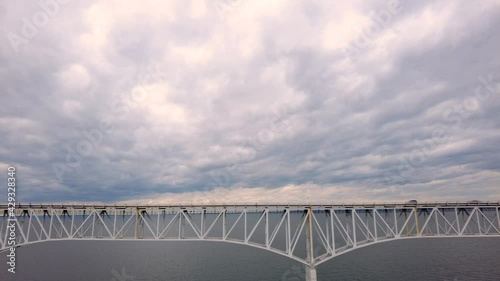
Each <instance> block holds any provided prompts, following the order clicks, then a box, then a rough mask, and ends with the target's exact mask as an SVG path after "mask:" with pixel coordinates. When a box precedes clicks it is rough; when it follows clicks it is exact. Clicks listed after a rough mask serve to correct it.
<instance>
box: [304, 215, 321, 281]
mask: <svg viewBox="0 0 500 281" xmlns="http://www.w3.org/2000/svg"><path fill="white" fill-rule="evenodd" d="M312 212H313V211H312V209H311V208H308V210H307V221H306V222H307V223H306V240H307V242H306V250H307V261H308V262H309V265H306V281H317V280H318V278H317V277H316V268H315V267H314V251H313V249H314V248H313V234H312V233H313V232H312V227H313V225H312V224H313V218H312Z"/></svg>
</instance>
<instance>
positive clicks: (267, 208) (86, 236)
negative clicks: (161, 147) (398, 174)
mask: <svg viewBox="0 0 500 281" xmlns="http://www.w3.org/2000/svg"><path fill="white" fill-rule="evenodd" d="M499 209H500V202H474V203H472V202H469V203H467V202H455V203H448V202H435V203H418V204H417V203H413V204H409V203H405V204H398V203H380V204H377V203H374V204H350V205H346V204H340V205H339V204H333V205H288V204H285V205H262V204H260V205H241V204H240V205H238V204H236V205H224V204H221V205H157V206H150V205H136V206H128V205H88V204H86V205H85V204H84V205H75V204H71V205H69V204H62V205H61V204H15V205H14V204H10V205H0V210H3V217H0V235H1V236H0V252H2V251H10V250H12V249H11V247H13V248H15V247H22V246H26V245H29V244H34V243H39V242H45V241H56V240H60V241H62V240H73V241H75V240H84V241H87V240H120V241H134V240H135V241H136V240H144V241H159V240H175V241H214V242H226V243H236V244H242V245H247V246H251V247H256V248H260V249H264V250H267V251H271V252H273V253H276V254H279V255H282V256H285V257H288V258H291V259H293V260H295V261H297V262H300V263H302V264H304V266H305V269H306V280H309V281H313V280H317V278H316V267H317V266H318V265H320V264H322V263H324V262H326V261H328V260H330V259H332V258H335V257H338V256H340V255H342V254H345V253H348V252H350V251H352V250H355V249H359V248H362V247H366V246H369V245H374V244H377V243H382V242H387V241H395V240H401V239H413V238H451V237H500V216H499Z"/></svg>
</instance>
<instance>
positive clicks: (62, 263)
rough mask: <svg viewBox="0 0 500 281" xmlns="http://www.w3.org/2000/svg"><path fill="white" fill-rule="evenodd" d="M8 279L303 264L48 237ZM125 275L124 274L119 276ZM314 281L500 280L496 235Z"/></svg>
mask: <svg viewBox="0 0 500 281" xmlns="http://www.w3.org/2000/svg"><path fill="white" fill-rule="evenodd" d="M5 255H6V253H1V256H0V262H1V264H3V266H2V269H1V271H0V280H2V281H3V280H6V281H11V280H12V281H17V280H19V281H91V280H92V281H93V280H103V281H153V280H169V281H174V280H176V281H177V280H180V281H212V280H213V281H234V280H238V281H256V280H265V281H267V280H269V281H278V280H283V281H284V280H286V281H300V280H304V276H303V268H302V266H301V265H300V264H299V263H297V262H294V261H292V260H290V259H288V258H286V257H283V256H280V255H276V254H274V253H271V252H268V251H264V250H260V249H256V248H252V247H248V246H243V245H234V244H227V243H221V242H175V241H142V242H136V241H52V242H43V243H39V244H33V245H29V246H25V247H21V248H19V249H18V250H17V258H18V260H17V265H16V270H17V273H16V274H12V273H9V272H7V265H6V260H7V259H6V257H5ZM123 274H124V275H123ZM318 280H320V281H326V280H394V281H396V280H397V281H401V280H426V281H427V280H440V281H444V280H449V281H455V280H456V281H465V280H474V281H476V280H488V281H490V280H500V238H450V239H441V238H435V239H410V240H405V241H392V242H386V243H381V244H378V245H372V246H368V247H366V248H362V249H358V250H354V251H352V252H350V253H347V254H344V255H342V256H340V257H337V258H334V259H333V260H330V261H328V262H326V263H324V264H322V265H320V266H319V267H318Z"/></svg>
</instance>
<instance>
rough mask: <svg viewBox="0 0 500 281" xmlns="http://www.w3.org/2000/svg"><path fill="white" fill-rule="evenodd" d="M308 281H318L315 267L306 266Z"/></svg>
mask: <svg viewBox="0 0 500 281" xmlns="http://www.w3.org/2000/svg"><path fill="white" fill-rule="evenodd" d="M306 281H318V278H317V277H316V268H315V267H311V266H308V265H306Z"/></svg>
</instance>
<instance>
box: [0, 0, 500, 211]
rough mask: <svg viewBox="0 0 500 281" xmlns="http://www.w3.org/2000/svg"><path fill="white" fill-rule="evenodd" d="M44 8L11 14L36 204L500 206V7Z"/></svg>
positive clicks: (12, 101) (13, 161) (8, 60)
mask: <svg viewBox="0 0 500 281" xmlns="http://www.w3.org/2000/svg"><path fill="white" fill-rule="evenodd" d="M214 1H215V2H214ZM217 1H218V2H217ZM42 3H49V4H48V6H47V5H45V6H44V5H41V4H37V3H34V2H30V1H20V2H16V3H9V4H6V3H3V4H1V5H2V7H4V9H0V10H1V11H2V12H0V13H2V14H0V18H1V23H2V27H3V30H2V34H3V37H2V38H3V40H4V41H3V44H1V45H0V62H1V63H0V73H1V74H2V75H0V85H1V86H2V87H1V89H2V91H1V95H2V101H3V106H2V107H1V109H0V112H1V115H0V132H1V134H2V138H1V139H0V144H1V145H0V167H2V169H4V170H6V169H7V167H8V166H9V165H14V166H16V167H17V169H18V174H17V176H18V181H19V182H18V184H19V189H18V190H19V191H18V192H19V197H20V200H21V201H24V202H28V201H31V202H38V201H42V202H49V201H50V202H59V201H86V202H87V201H103V202H113V201H129V200H149V201H151V202H156V201H158V202H166V201H168V200H169V199H168V198H175V199H176V200H194V201H196V200H198V201H200V200H201V201H203V200H211V201H213V200H226V201H227V200H229V201H238V200H240V199H241V200H243V199H244V200H248V201H249V202H252V201H255V200H258V201H266V200H267V199H269V200H267V201H276V199H283V200H289V201H300V200H302V199H304V200H305V198H308V200H322V201H325V200H326V201H328V200H330V201H339V200H377V201H380V200H382V201H383V200H403V199H406V198H410V197H411V198H417V199H427V200H432V199H436V200H437V199H443V200H447V199H449V200H464V199H465V200H466V199H470V198H473V199H477V198H479V199H484V200H498V199H499V198H500V197H499V196H500V193H499V191H498V182H499V180H500V161H499V160H498V159H500V157H499V156H500V154H499V152H498V142H499V140H500V131H499V125H500V124H499V122H498V120H500V115H499V113H498V110H497V108H499V106H500V98H499V96H500V59H499V58H498V56H497V55H496V53H497V48H498V46H499V44H500V31H498V30H497V29H496V28H495V26H498V24H499V20H498V19H499V17H498V15H499V14H500V7H499V5H498V4H497V3H495V1H483V2H480V3H470V2H468V1H462V2H460V3H459V2H453V3H434V2H431V1H427V2H426V1H423V2H422V1H417V2H414V1H401V2H399V6H398V7H399V8H400V9H399V10H398V11H397V12H395V13H391V14H386V15H390V18H387V20H386V22H384V24H379V23H378V18H377V16H380V15H382V13H385V11H389V10H388V7H389V5H391V4H389V3H390V2H389V1H378V2H377V3H372V4H369V5H368V4H367V3H362V2H359V3H358V2H352V3H336V4H333V3H331V2H329V1H319V2H315V3H314V4H312V3H310V2H308V1H303V2H294V3H289V2H287V1H276V2H275V3H274V4H273V5H270V4H269V5H262V4H260V3H259V2H254V1H245V0H239V1H236V3H232V4H231V5H230V6H227V5H225V2H224V1H222V0H213V1H206V2H196V3H195V2H194V1H193V2H192V3H191V2H189V1H186V2H183V3H174V2H166V3H163V4H161V5H158V4H153V3H149V2H148V1H146V2H144V3H142V2H141V3H140V4H139V3H136V4H130V3H119V2H117V3H99V2H88V3H85V4H81V3H76V2H73V1H68V3H66V4H63V3H62V2H57V1H55V0H54V1H42ZM51 5H52V6H51ZM221 5H222V6H221ZM47 7H49V8H47ZM221 7H223V8H224V9H223V10H220V9H221ZM47 9H49V10H47ZM37 13H38V14H37ZM40 13H46V14H47V22H46V23H44V24H42V25H40V24H38V25H37V22H36V18H37V15H38V17H40ZM40 19H43V18H39V19H38V20H40ZM26 22H29V23H26ZM29 25H33V26H34V30H35V31H33V30H30V27H29ZM369 27H372V28H374V27H378V28H379V30H378V32H377V33H375V34H371V33H369V31H367V30H369V29H367V28H369ZM25 31H32V33H30V32H28V33H27V34H28V35H29V36H26V34H25V33H26V32H25ZM13 34H14V35H13ZM16 36H17V37H16ZM13 38H15V39H16V38H17V39H19V38H21V39H19V40H21V41H15V39H13ZM360 38H361V39H363V38H368V41H367V42H368V43H367V45H366V46H363V47H359V45H356V42H357V40H360ZM13 40H14V41H13ZM19 42H22V43H19ZM346 48H351V49H349V50H351V51H353V50H354V51H355V52H351V53H346V50H348V49H346ZM352 48H355V49H352ZM490 75H491V76H490ZM481 77H482V79H486V80H488V79H489V77H491V81H490V82H489V83H488V85H487V86H484V83H482V82H481V81H480V78H481ZM478 88H479V92H478V90H477V89H478ZM477 93H479V94H480V95H478V94H477ZM479 96H480V97H484V98H481V99H479V98H477V97H479ZM474 97H476V98H474ZM433 134H434V135H436V134H438V135H439V136H440V137H441V138H436V137H434V138H433ZM438 139H439V141H437V140H438ZM2 177H4V176H2ZM301 189H303V190H304V194H301V193H300V190H301ZM287 190H288V191H287ZM290 190H293V192H292V191H290ZM224 192H225V193H224ZM287 192H288V193H287ZM223 194H225V195H223ZM306 194H307V195H306ZM240 195H241V196H242V197H241V198H239V196H240ZM2 196H5V194H3V195H0V199H1V198H4V197H2ZM277 196H278V197H280V198H276V197H277ZM330 197H331V198H330ZM192 198H194V199H192Z"/></svg>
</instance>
